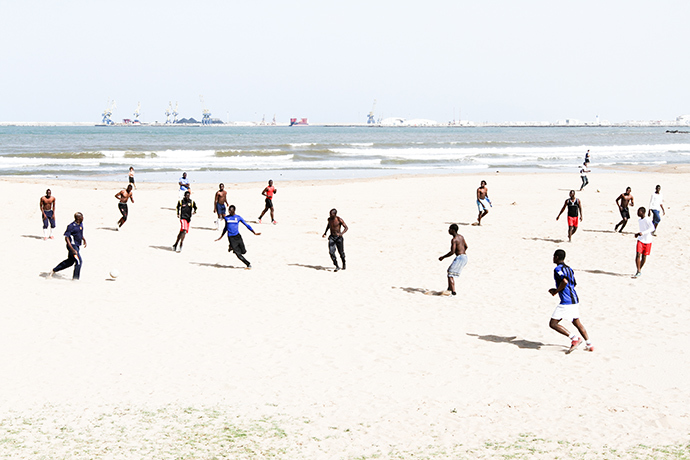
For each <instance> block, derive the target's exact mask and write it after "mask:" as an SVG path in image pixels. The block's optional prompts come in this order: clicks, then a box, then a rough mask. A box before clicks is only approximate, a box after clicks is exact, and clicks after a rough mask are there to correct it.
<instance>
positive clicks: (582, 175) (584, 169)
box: [580, 163, 592, 191]
mask: <svg viewBox="0 0 690 460" xmlns="http://www.w3.org/2000/svg"><path fill="white" fill-rule="evenodd" d="M590 172H592V171H590V170H589V169H587V163H583V164H582V167H581V168H580V179H582V185H581V186H580V191H582V189H584V188H585V186H586V185H587V184H589V179H587V173H590Z"/></svg>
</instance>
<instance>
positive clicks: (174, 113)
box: [172, 101, 180, 123]
mask: <svg viewBox="0 0 690 460" xmlns="http://www.w3.org/2000/svg"><path fill="white" fill-rule="evenodd" d="M177 107H178V102H177V101H175V110H173V111H172V116H173V123H177V116H178V115H179V114H180V113H179V112H178V111H177Z"/></svg>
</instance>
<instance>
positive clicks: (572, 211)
mask: <svg viewBox="0 0 690 460" xmlns="http://www.w3.org/2000/svg"><path fill="white" fill-rule="evenodd" d="M565 208H568V242H570V241H572V238H573V235H574V234H575V232H576V231H577V225H578V215H579V219H580V221H582V206H581V205H580V199H579V198H575V190H571V191H570V198H568V199H567V200H565V203H563V207H562V208H561V212H559V213H558V215H557V216H556V220H558V218H559V217H561V214H563V211H565Z"/></svg>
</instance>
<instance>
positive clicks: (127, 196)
mask: <svg viewBox="0 0 690 460" xmlns="http://www.w3.org/2000/svg"><path fill="white" fill-rule="evenodd" d="M115 198H117V199H118V200H120V202H119V203H118V204H117V207H118V208H119V209H120V214H122V217H120V220H118V221H117V229H118V230H119V229H120V227H122V226H123V225H124V223H125V222H127V216H128V215H129V209H127V200H131V201H132V203H134V192H133V191H132V184H129V185H128V186H127V189H126V190H120V191H119V192H117V193H116V194H115Z"/></svg>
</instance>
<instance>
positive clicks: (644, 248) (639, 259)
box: [633, 208, 654, 278]
mask: <svg viewBox="0 0 690 460" xmlns="http://www.w3.org/2000/svg"><path fill="white" fill-rule="evenodd" d="M646 213H647V210H646V209H645V208H640V209H638V210H637V217H639V218H640V220H638V221H637V223H638V224H639V226H640V231H639V232H638V233H635V238H637V250H636V254H635V265H636V266H637V272H636V273H635V276H633V278H639V277H640V276H642V267H644V263H645V262H647V256H648V255H649V254H650V253H651V252H652V232H654V223H653V222H652V221H651V219H650V218H649V217H645V214H646Z"/></svg>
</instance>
